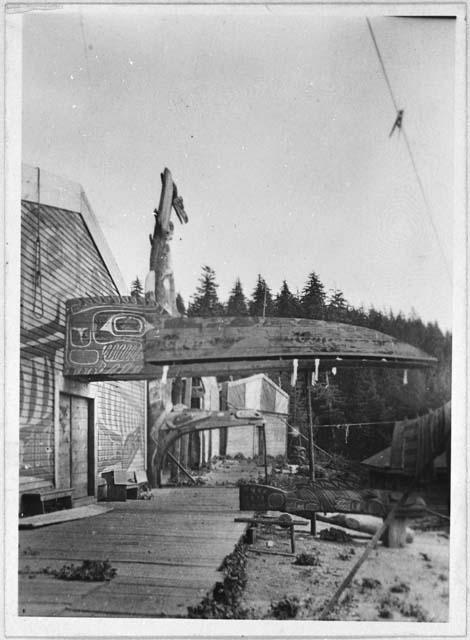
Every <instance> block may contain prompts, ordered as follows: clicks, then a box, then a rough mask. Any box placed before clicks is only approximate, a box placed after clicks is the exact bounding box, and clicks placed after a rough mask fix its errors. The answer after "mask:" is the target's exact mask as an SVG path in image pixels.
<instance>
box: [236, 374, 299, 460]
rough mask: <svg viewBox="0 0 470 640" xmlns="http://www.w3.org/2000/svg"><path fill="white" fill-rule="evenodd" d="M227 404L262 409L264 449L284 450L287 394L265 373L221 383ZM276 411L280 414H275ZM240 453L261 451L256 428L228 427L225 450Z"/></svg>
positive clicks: (270, 451) (275, 452)
mask: <svg viewBox="0 0 470 640" xmlns="http://www.w3.org/2000/svg"><path fill="white" fill-rule="evenodd" d="M224 384H225V385H226V395H227V404H228V407H229V408H234V409H256V410H258V411H261V412H263V413H264V419H265V422H266V427H265V428H266V450H267V454H268V455H270V456H277V455H285V454H286V452H287V425H286V421H285V419H286V418H287V413H288V404H289V396H288V394H287V393H286V392H285V391H283V390H282V389H281V388H280V387H278V385H276V384H275V383H274V382H273V381H272V380H270V378H268V377H267V376H265V375H264V374H257V375H254V376H251V377H249V378H243V379H241V380H235V381H233V382H228V383H224ZM275 414H279V415H275ZM237 453H243V455H244V456H246V457H248V458H252V457H254V456H256V455H258V454H259V453H260V446H259V437H258V430H257V429H256V427H252V426H246V427H240V428H236V429H229V433H228V441H227V454H228V455H231V456H234V455H236V454H237Z"/></svg>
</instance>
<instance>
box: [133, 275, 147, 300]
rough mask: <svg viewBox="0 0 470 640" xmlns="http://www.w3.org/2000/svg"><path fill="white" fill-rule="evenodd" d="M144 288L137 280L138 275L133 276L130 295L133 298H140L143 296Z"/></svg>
mask: <svg viewBox="0 0 470 640" xmlns="http://www.w3.org/2000/svg"><path fill="white" fill-rule="evenodd" d="M143 293H144V288H143V286H142V283H141V281H140V280H139V276H136V277H135V280H134V281H133V282H132V284H131V296H132V297H133V298H137V300H140V299H141V298H142V297H143Z"/></svg>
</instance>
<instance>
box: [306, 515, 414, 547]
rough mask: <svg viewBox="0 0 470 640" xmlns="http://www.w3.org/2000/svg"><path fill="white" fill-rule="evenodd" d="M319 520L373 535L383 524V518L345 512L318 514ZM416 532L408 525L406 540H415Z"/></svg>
mask: <svg viewBox="0 0 470 640" xmlns="http://www.w3.org/2000/svg"><path fill="white" fill-rule="evenodd" d="M317 520H319V521H320V522H326V523H327V524H334V525H336V526H338V527H344V528H345V529H351V530H352V531H360V532H361V533H367V534H369V535H371V536H373V535H374V534H375V533H376V532H377V530H378V529H379V528H380V527H381V526H382V519H381V518H374V517H373V516H361V515H354V516H353V515H351V514H344V513H337V514H334V515H332V516H329V517H327V516H321V515H318V514H317ZM413 539H414V532H413V530H412V529H410V528H409V527H406V542H408V543H410V542H413Z"/></svg>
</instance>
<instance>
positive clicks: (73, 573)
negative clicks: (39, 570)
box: [43, 560, 117, 582]
mask: <svg viewBox="0 0 470 640" xmlns="http://www.w3.org/2000/svg"><path fill="white" fill-rule="evenodd" d="M43 573H46V574H48V575H51V576H54V577H55V578H58V579H59V580H83V581H84V582H105V581H108V580H111V579H112V578H114V576H115V575H116V573H117V570H116V569H114V568H113V567H112V566H111V563H110V562H109V560H84V561H83V562H82V564H81V565H74V564H64V565H63V566H62V567H61V568H60V569H51V568H50V567H46V568H45V569H44V570H43Z"/></svg>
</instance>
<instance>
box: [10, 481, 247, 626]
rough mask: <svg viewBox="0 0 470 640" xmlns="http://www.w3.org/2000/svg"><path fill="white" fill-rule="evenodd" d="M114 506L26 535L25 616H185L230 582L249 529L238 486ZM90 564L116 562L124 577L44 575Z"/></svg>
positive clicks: (22, 558) (161, 492)
mask: <svg viewBox="0 0 470 640" xmlns="http://www.w3.org/2000/svg"><path fill="white" fill-rule="evenodd" d="M109 504H112V506H113V510H112V511H109V512H107V513H105V514H103V515H98V516H94V517H92V518H84V519H81V520H74V521H69V522H63V523H60V524H55V525H53V526H50V527H43V528H40V529H31V530H28V529H25V530H21V531H20V532H19V542H20V549H19V594H18V598H19V615H25V616H46V615H47V616H72V617H73V616H90V617H105V616H113V617H116V616H124V617H134V616H137V617H159V616H163V615H164V616H172V617H177V616H184V615H186V612H187V607H188V606H194V605H196V604H198V603H199V602H200V601H201V600H202V599H203V597H204V596H205V595H206V594H207V593H208V592H209V591H210V590H211V589H212V588H213V586H214V584H215V583H216V582H217V581H219V580H221V579H222V578H223V576H222V574H221V573H220V571H218V569H219V567H220V565H221V563H222V560H223V559H224V557H225V556H226V555H228V554H229V553H230V552H231V551H232V550H233V548H234V546H235V544H236V543H237V541H238V540H239V539H240V537H241V536H242V535H243V532H244V530H245V527H246V525H244V524H242V523H235V522H234V518H235V517H236V516H237V515H239V513H240V512H239V510H238V489H236V488H227V487H220V488H219V487H216V488H185V489H158V490H155V492H154V499H153V500H150V501H142V500H133V501H128V502H113V503H109ZM244 515H246V514H244ZM83 560H109V561H110V563H111V565H112V566H113V567H115V568H116V569H117V576H116V577H115V578H113V579H112V580H111V581H110V582H76V581H63V580H58V579H57V578H55V577H53V576H50V575H47V574H44V572H43V571H44V569H45V568H46V567H50V568H51V569H58V568H60V567H62V566H63V565H64V564H71V563H74V564H80V563H81V562H82V561H83Z"/></svg>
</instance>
